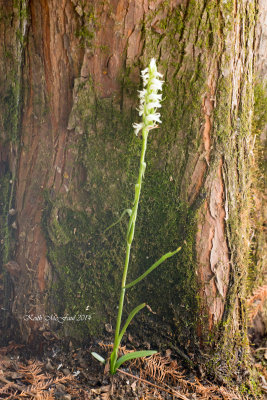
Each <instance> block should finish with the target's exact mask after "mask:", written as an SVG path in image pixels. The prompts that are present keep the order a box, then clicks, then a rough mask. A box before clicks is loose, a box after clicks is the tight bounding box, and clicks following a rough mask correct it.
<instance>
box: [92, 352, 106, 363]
mask: <svg viewBox="0 0 267 400" xmlns="http://www.w3.org/2000/svg"><path fill="white" fill-rule="evenodd" d="M91 354H92V356H93V357H95V358H96V359H97V360H98V361H100V362H101V363H102V364H105V363H106V360H105V359H104V358H103V357H102V356H100V355H99V354H97V353H95V352H94V351H93V352H92V353H91Z"/></svg>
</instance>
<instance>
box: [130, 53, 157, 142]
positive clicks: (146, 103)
mask: <svg viewBox="0 0 267 400" xmlns="http://www.w3.org/2000/svg"><path fill="white" fill-rule="evenodd" d="M141 77H142V79H143V90H139V91H138V92H139V99H140V104H139V108H137V111H138V113H139V116H140V117H141V116H142V118H143V122H141V123H139V124H138V123H134V124H133V128H134V133H135V134H136V135H137V134H138V132H139V131H140V130H143V128H145V129H146V130H147V132H148V131H149V130H151V129H154V128H156V127H157V124H156V122H157V123H161V120H160V113H159V112H157V109H158V108H160V107H161V104H160V101H162V94H161V93H158V92H159V91H161V90H162V85H163V83H164V81H162V80H160V79H159V78H162V77H163V75H162V74H161V73H159V72H158V71H157V65H156V61H155V59H154V58H152V60H151V61H150V64H149V67H148V68H145V69H144V70H143V71H141Z"/></svg>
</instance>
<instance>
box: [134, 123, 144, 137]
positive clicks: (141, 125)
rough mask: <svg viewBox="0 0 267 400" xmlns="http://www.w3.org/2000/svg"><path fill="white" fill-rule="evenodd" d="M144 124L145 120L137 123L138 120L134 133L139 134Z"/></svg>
mask: <svg viewBox="0 0 267 400" xmlns="http://www.w3.org/2000/svg"><path fill="white" fill-rule="evenodd" d="M143 127H144V124H143V122H141V123H140V124H137V123H136V122H135V123H134V124H133V128H134V133H135V134H136V136H137V135H138V133H139V131H141V129H143Z"/></svg>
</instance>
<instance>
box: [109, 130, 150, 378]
mask: <svg viewBox="0 0 267 400" xmlns="http://www.w3.org/2000/svg"><path fill="white" fill-rule="evenodd" d="M142 137H143V141H142V150H141V156H140V166H139V175H138V181H137V184H136V185H135V197H134V206H133V209H132V214H131V217H130V220H129V224H128V229H127V247H126V255H125V263H124V270H123V275H122V282H121V294H120V301H119V309H118V316H117V322H116V330H115V338H114V345H113V351H112V354H111V357H110V372H111V374H114V373H115V372H116V370H115V364H116V361H117V358H118V349H119V345H120V340H121V337H120V328H121V318H122V310H123V303H124V296H125V285H126V278H127V273H128V266H129V259H130V253H131V246H132V242H133V238H134V231H135V222H136V217H137V211H138V205H139V199H140V193H141V187H142V180H143V176H144V173H145V168H146V164H145V154H146V147H147V137H148V130H147V128H143V131H142Z"/></svg>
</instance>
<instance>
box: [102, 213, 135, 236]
mask: <svg viewBox="0 0 267 400" xmlns="http://www.w3.org/2000/svg"><path fill="white" fill-rule="evenodd" d="M125 214H128V215H129V217H131V215H132V210H131V209H130V208H127V209H126V210H124V211H123V213H122V214H121V216H120V218H119V219H118V220H117V221H116V222H114V223H113V224H111V225H110V226H109V227H107V228H106V229H105V230H104V232H103V233H105V232H107V231H108V230H109V229H111V228H113V226H115V225H117V224H118V223H119V222H121V220H122V218H123V217H124V215H125Z"/></svg>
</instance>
